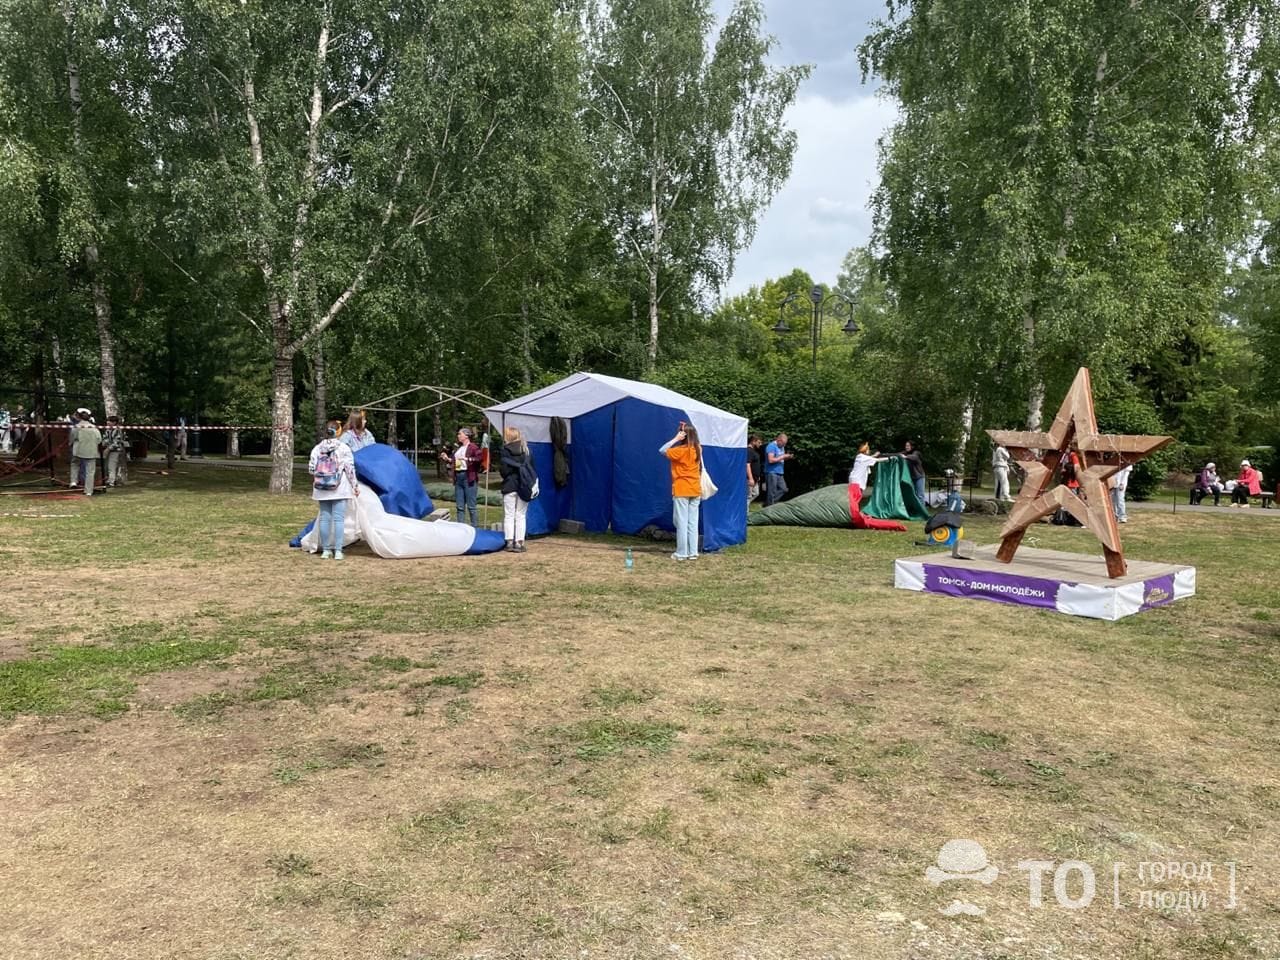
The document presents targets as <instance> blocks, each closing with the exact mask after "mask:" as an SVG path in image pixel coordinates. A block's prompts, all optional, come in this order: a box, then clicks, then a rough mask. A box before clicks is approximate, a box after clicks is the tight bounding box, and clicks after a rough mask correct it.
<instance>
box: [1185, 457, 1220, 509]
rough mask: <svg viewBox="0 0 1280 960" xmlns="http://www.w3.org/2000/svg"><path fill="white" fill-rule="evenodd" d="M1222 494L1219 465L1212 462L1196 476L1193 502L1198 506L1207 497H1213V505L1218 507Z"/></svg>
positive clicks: (1192, 495)
mask: <svg viewBox="0 0 1280 960" xmlns="http://www.w3.org/2000/svg"><path fill="white" fill-rule="evenodd" d="M1222 493H1223V488H1222V480H1221V479H1220V478H1219V477H1218V468H1217V464H1215V463H1213V462H1212V461H1210V462H1209V463H1206V464H1205V465H1204V469H1203V470H1201V471H1200V472H1199V473H1198V474H1196V482H1195V485H1194V486H1193V487H1192V488H1191V502H1192V503H1193V504H1198V503H1199V502H1200V501H1201V500H1203V499H1204V498H1205V497H1207V496H1210V495H1212V496H1213V505H1214V506H1215V507H1216V506H1219V505H1220V504H1219V502H1218V501H1219V499H1220V498H1221V497H1222Z"/></svg>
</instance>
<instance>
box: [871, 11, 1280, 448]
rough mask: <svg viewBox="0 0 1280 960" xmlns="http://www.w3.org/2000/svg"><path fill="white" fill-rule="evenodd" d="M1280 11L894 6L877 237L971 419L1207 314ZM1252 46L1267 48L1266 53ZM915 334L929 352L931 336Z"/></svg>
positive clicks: (879, 57)
mask: <svg viewBox="0 0 1280 960" xmlns="http://www.w3.org/2000/svg"><path fill="white" fill-rule="evenodd" d="M1276 19H1277V18H1276V15H1275V11H1274V8H1273V5H1271V4H1269V3H1263V2H1252V0H1238V2H1237V0H1229V2H1226V3H1222V4H1204V3H1200V2H1198V0H1173V2H1168V3H1159V4H1156V3H1147V2H1142V0H1130V2H1127V3H1084V4H1081V3H1074V2H1066V0H1018V2H1013V3H1005V4H990V3H985V2H980V0H958V2H948V3H940V2H934V0H902V2H891V3H890V5H889V18H888V20H887V21H886V22H885V23H883V24H881V25H880V27H879V29H877V30H876V31H875V32H874V33H873V34H872V35H871V37H870V38H869V39H868V40H867V41H866V42H865V43H864V44H863V46H862V48H861V57H862V63H863V67H864V70H865V71H866V72H867V73H874V74H877V75H879V76H880V77H882V78H883V79H884V82H885V86H886V89H887V90H888V92H889V93H891V94H892V95H894V96H896V97H897V98H898V99H899V101H900V102H901V105H902V119H901V121H900V122H899V123H898V124H897V126H896V127H895V128H894V130H893V131H892V133H891V135H890V136H889V137H888V138H887V139H886V142H885V147H884V152H883V157H882V166H881V170H882V177H883V180H882V184H881V187H880V189H879V191H878V193H877V195H876V201H875V202H876V214H877V230H878V235H879V238H880V240H881V242H882V243H883V244H884V249H885V269H886V277H887V279H888V281H889V284H890V287H891V288H892V289H893V291H894V293H895V295H896V297H897V301H898V306H899V309H900V311H901V314H902V317H903V320H904V322H905V323H907V324H909V325H910V326H911V327H913V328H914V329H915V330H917V331H918V332H919V333H920V334H921V336H920V337H919V340H920V342H921V344H922V345H924V346H925V348H926V349H927V350H929V351H930V352H933V353H935V354H936V355H938V356H939V357H940V358H941V359H942V364H943V365H944V366H945V367H946V369H947V370H948V371H949V373H950V375H951V376H952V377H954V378H956V380H957V382H959V383H962V384H972V385H973V387H972V390H973V394H974V395H973V397H972V398H971V399H972V400H973V401H974V402H975V403H976V404H978V405H981V404H983V402H984V401H987V402H989V403H992V404H996V405H998V404H999V403H1000V402H1001V397H1003V396H1007V395H1009V394H1010V393H1013V394H1016V395H1020V396H1023V397H1026V406H1025V410H1026V413H1025V419H1026V420H1027V421H1028V423H1029V425H1031V426H1033V427H1034V426H1039V421H1040V418H1041V415H1042V407H1043V399H1044V396H1045V391H1046V388H1050V389H1051V390H1052V392H1054V393H1056V392H1057V390H1056V389H1054V388H1060V387H1064V386H1065V384H1066V383H1067V381H1069V379H1070V376H1071V374H1072V373H1073V371H1074V368H1075V367H1076V366H1077V365H1079V364H1081V363H1087V364H1089V365H1090V366H1091V367H1092V368H1093V370H1094V379H1095V382H1098V383H1100V384H1106V383H1108V382H1112V381H1114V382H1123V381H1124V380H1125V379H1127V376H1128V369H1129V366H1130V365H1131V364H1133V363H1134V362H1142V361H1144V360H1145V359H1146V358H1147V356H1148V354H1149V352H1150V351H1152V350H1154V349H1156V348H1158V347H1160V346H1161V345H1162V344H1165V343H1167V342H1169V341H1170V340H1171V339H1173V338H1175V337H1176V336H1177V334H1178V332H1179V331H1181V330H1184V329H1185V328H1186V327H1187V326H1188V325H1189V324H1191V323H1193V322H1195V321H1196V320H1198V319H1203V318H1206V317H1209V316H1212V315H1213V313H1214V312H1215V311H1216V309H1217V307H1218V303H1219V300H1220V293H1221V287H1222V278H1223V275H1224V267H1225V257H1226V252H1227V250H1228V247H1229V246H1230V245H1231V244H1232V243H1234V242H1235V241H1236V240H1237V239H1238V237H1239V236H1240V235H1241V233H1242V231H1243V228H1244V225H1245V222H1244V218H1243V206H1242V202H1241V198H1242V190H1243V178H1244V176H1245V172H1246V166H1247V159H1248V157H1249V151H1250V145H1251V144H1252V143H1254V142H1255V140H1256V137H1257V132H1258V129H1259V126H1258V120H1257V116H1256V114H1255V113H1254V112H1253V111H1254V110H1255V108H1256V107H1257V106H1258V104H1257V100H1256V97H1255V96H1254V94H1255V92H1256V91H1257V90H1258V89H1260V86H1261V84H1263V83H1264V81H1265V78H1266V74H1265V72H1264V71H1261V70H1260V69H1259V67H1260V61H1259V56H1260V54H1259V51H1260V49H1261V48H1262V46H1263V45H1264V44H1265V43H1271V42H1274V37H1275V31H1276ZM1259 38H1263V45H1260V44H1259V43H1258V40H1259ZM926 331H927V332H928V334H929V335H928V336H927V338H926V337H924V336H923V334H924V333H925V332H926Z"/></svg>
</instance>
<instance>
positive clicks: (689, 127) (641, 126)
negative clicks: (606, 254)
mask: <svg viewBox="0 0 1280 960" xmlns="http://www.w3.org/2000/svg"><path fill="white" fill-rule="evenodd" d="M763 19H764V15H763V8H762V6H761V4H760V2H759V0H738V2H737V3H735V4H734V6H733V9H732V10H731V11H730V13H729V16H728V19H727V20H726V22H725V24H724V26H723V27H722V28H721V30H720V33H719V35H718V37H717V38H716V40H715V43H714V45H713V46H712V47H711V49H708V36H709V34H710V31H711V26H712V22H713V20H712V15H711V6H710V3H709V0H599V2H596V3H593V4H592V6H591V8H590V16H589V24H590V26H589V36H588V51H587V56H588V58H589V62H588V64H587V73H586V85H587V91H588V92H587V105H588V110H589V112H588V113H587V115H586V123H587V135H588V139H589V142H590V143H591V144H592V146H593V148H594V153H595V162H596V165H597V169H598V177H599V183H600V190H601V193H602V194H603V197H604V199H605V203H606V207H605V211H606V215H607V216H608V218H609V224H610V228H611V231H612V232H613V234H614V236H616V237H617V239H618V243H619V245H620V248H621V249H619V251H618V256H619V258H620V259H621V260H623V261H625V262H629V263H631V264H632V265H633V268H634V270H635V273H634V274H633V279H634V282H635V284H636V286H637V287H638V288H639V289H643V291H644V295H643V298H642V299H643V300H644V301H645V302H646V303H647V308H648V317H647V319H648V334H647V337H646V338H645V340H644V343H645V358H646V369H647V371H648V372H649V373H652V372H653V370H654V368H655V366H656V364H657V361H658V353H659V351H658V332H659V308H660V307H661V306H663V305H664V304H666V305H667V307H668V309H670V308H671V307H672V303H671V301H672V300H676V301H677V303H676V304H675V306H676V307H677V308H678V307H679V305H680V304H679V303H678V301H679V300H680V299H681V294H687V293H688V292H689V291H690V290H691V289H694V288H696V287H699V286H704V285H705V286H707V287H710V288H712V289H716V288H718V287H719V286H720V284H721V283H722V282H723V281H724V280H725V279H726V278H727V277H728V275H729V272H730V271H731V269H732V266H733V258H734V255H735V254H736V253H737V251H738V250H740V249H741V248H742V247H743V246H744V245H745V244H746V243H747V242H748V241H749V240H750V239H751V236H752V234H753V233H754V230H755V223H756V218H757V216H758V215H759V213H760V212H761V210H763V208H764V207H765V206H766V205H767V203H768V201H769V199H770V198H771V197H772V196H773V194H774V193H775V192H776V191H777V189H778V188H779V187H780V186H781V185H782V183H783V182H784V181H785V180H786V178H787V175H788V174H789V172H790V170H791V158H792V155H793V154H794V152H795V136H794V134H792V133H791V132H790V131H789V130H787V129H786V127H785V126H784V124H783V114H784V112H785V111H786V109H787V107H789V106H790V105H791V103H792V101H793V100H794V99H795V95H796V90H797V88H798V86H799V84H800V81H801V80H802V79H803V78H804V77H805V76H806V75H807V73H808V68H806V67H786V68H776V67H773V66H770V65H769V64H768V54H769V51H770V48H771V46H772V40H771V39H769V38H768V37H766V36H765V35H763V33H762V26H763Z"/></svg>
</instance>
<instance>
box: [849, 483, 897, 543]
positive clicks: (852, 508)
mask: <svg viewBox="0 0 1280 960" xmlns="http://www.w3.org/2000/svg"><path fill="white" fill-rule="evenodd" d="M861 502H862V487H860V486H859V485H858V484H856V483H851V484H849V519H850V520H851V521H852V523H853V525H854V526H855V527H857V528H858V529H859V530H897V531H898V532H899V533H906V532H907V528H906V527H904V526H903V525H902V524H900V523H898V522H897V521H896V520H881V519H879V518H878V517H868V516H867V515H866V514H865V513H863V512H862V511H861V510H859V509H858V504H860V503H861Z"/></svg>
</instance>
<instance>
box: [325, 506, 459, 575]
mask: <svg viewBox="0 0 1280 960" xmlns="http://www.w3.org/2000/svg"><path fill="white" fill-rule="evenodd" d="M475 537H476V531H475V528H474V527H471V526H469V525H467V524H465V523H452V522H450V521H448V520H437V521H435V522H434V523H428V522H427V521H425V520H413V519H410V518H409V517H397V516H395V515H394V514H390V513H387V511H386V510H385V509H383V506H382V501H381V500H379V499H378V497H377V496H376V495H375V494H374V493H373V491H371V490H367V489H366V490H365V492H364V493H362V494H361V495H360V496H358V497H355V498H353V499H352V500H351V501H348V503H347V517H346V521H345V523H344V525H343V528H342V545H343V546H344V547H345V546H349V545H351V544H353V543H355V542H356V541H357V540H363V541H365V543H367V544H369V548H370V549H371V550H373V552H374V553H376V554H377V555H378V556H380V557H386V558H388V559H391V560H409V559H412V558H414V557H456V556H458V555H460V554H464V553H466V552H467V551H468V550H470V549H471V547H472V544H473V543H474V542H475ZM301 545H302V549H303V550H306V551H307V552H308V553H315V552H316V551H318V550H319V549H320V535H319V515H318V514H317V520H316V525H315V526H313V527H312V528H311V529H310V530H309V531H308V532H307V535H306V536H304V537H303V538H302V544H301Z"/></svg>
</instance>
